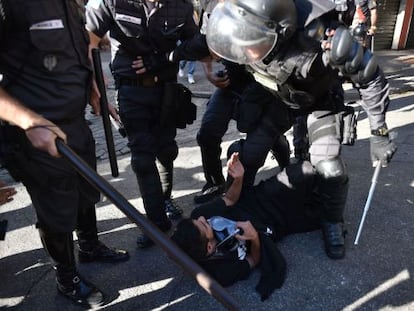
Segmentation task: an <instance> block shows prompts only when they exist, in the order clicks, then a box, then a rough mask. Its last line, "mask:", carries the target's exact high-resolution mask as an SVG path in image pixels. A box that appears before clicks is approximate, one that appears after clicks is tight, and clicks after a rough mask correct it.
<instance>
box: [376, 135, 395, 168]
mask: <svg viewBox="0 0 414 311" xmlns="http://www.w3.org/2000/svg"><path fill="white" fill-rule="evenodd" d="M370 142H371V160H372V162H375V161H378V160H379V161H381V164H382V166H383V167H385V166H387V164H388V162H389V161H390V160H391V158H392V156H393V155H394V153H395V152H396V151H397V145H396V144H395V143H394V142H393V141H392V140H390V138H389V137H388V136H375V135H374V136H371V138H370Z"/></svg>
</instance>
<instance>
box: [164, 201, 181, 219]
mask: <svg viewBox="0 0 414 311" xmlns="http://www.w3.org/2000/svg"><path fill="white" fill-rule="evenodd" d="M164 204H165V213H166V214H167V217H168V218H169V219H171V220H177V219H180V218H181V215H182V214H183V210H182V209H181V208H180V207H179V206H178V205H177V203H176V202H175V201H174V200H173V199H172V198H169V199H167V200H165V201H164Z"/></svg>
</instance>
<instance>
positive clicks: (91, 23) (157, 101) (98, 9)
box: [87, 0, 207, 248]
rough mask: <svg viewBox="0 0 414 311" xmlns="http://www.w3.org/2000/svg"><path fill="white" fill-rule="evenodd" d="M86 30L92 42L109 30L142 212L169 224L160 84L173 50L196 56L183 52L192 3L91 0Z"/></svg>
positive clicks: (173, 211) (176, 212)
mask: <svg viewBox="0 0 414 311" xmlns="http://www.w3.org/2000/svg"><path fill="white" fill-rule="evenodd" d="M87 29H88V30H89V33H90V39H91V46H92V47H94V46H96V45H97V43H98V42H99V40H100V38H102V37H103V36H104V34H105V33H106V32H107V31H109V37H110V40H111V47H112V61H111V69H112V73H113V75H114V78H115V83H116V88H117V91H118V95H117V96H118V105H119V112H120V117H121V120H122V122H123V124H124V125H125V129H126V132H127V135H128V140H129V147H130V149H131V167H132V169H133V171H134V172H135V174H136V177H137V180H138V185H139V188H140V192H141V196H142V199H143V202H144V208H145V211H146V214H147V217H148V218H149V219H150V220H151V221H152V222H153V223H154V224H155V225H157V226H158V227H159V228H160V229H161V230H162V231H164V232H165V231H167V230H169V229H170V227H171V221H170V220H169V218H170V219H176V218H179V217H180V215H181V213H182V211H181V210H180V209H178V208H177V207H176V206H175V205H174V202H173V201H172V200H171V191H172V181H173V161H174V160H175V158H176V157H177V154H178V148H177V144H176V141H175V136H176V128H175V126H172V125H168V124H167V125H163V126H161V125H160V123H161V122H160V115H161V110H162V105H163V100H166V99H167V100H168V99H169V98H165V96H164V94H165V87H166V85H168V84H169V83H170V82H176V79H177V72H178V62H170V61H169V60H176V58H177V57H178V56H179V55H181V58H180V59H188V60H196V59H197V58H196V57H195V56H194V54H193V51H192V53H191V54H190V55H188V57H185V51H186V48H187V45H191V43H189V42H188V40H189V39H191V38H193V37H194V36H195V35H196V34H198V27H197V25H196V24H195V22H194V19H193V6H192V5H191V3H190V2H187V1H185V0H172V1H170V0H169V1H166V0H159V1H158V0H149V1H145V0H135V1H126V0H121V1H113V0H103V1H94V2H92V1H91V2H89V4H88V6H87ZM179 41H181V42H182V43H181V45H180V46H179V48H180V49H179V50H176V47H177V43H178V42H179ZM174 50H175V52H174V53H172V52H173V51H174ZM178 51H184V52H181V54H180V53H178ZM205 55H206V56H207V54H205ZM167 123H168V122H167ZM167 216H168V217H169V218H168V217H167ZM137 244H138V246H139V247H141V248H145V247H148V246H151V245H152V244H153V242H152V241H151V240H150V239H149V238H148V237H147V236H145V235H140V236H139V237H138V240H137Z"/></svg>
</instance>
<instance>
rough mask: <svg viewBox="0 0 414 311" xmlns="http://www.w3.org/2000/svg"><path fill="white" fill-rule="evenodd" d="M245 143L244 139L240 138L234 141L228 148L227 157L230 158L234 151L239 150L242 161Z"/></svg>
mask: <svg viewBox="0 0 414 311" xmlns="http://www.w3.org/2000/svg"><path fill="white" fill-rule="evenodd" d="M243 144H244V139H239V140H236V141H235V142H233V143H232V144H231V145H230V146H229V148H228V149H227V159H230V157H231V155H232V154H233V153H234V152H238V153H239V158H240V161H242V159H241V156H242V154H243ZM242 162H243V161H242Z"/></svg>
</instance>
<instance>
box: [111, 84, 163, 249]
mask: <svg viewBox="0 0 414 311" xmlns="http://www.w3.org/2000/svg"><path fill="white" fill-rule="evenodd" d="M162 94H163V88H162V87H154V88H143V87H128V86H122V85H121V86H120V88H119V90H118V102H119V112H120V117H121V120H122V122H123V124H124V126H125V130H126V132H127V135H128V142H129V143H128V146H129V147H130V149H131V167H132V170H133V171H134V173H135V175H136V177H137V181H138V185H139V189H140V192H141V197H142V200H143V203H144V209H145V212H146V214H147V217H148V219H149V220H151V221H152V222H153V223H154V224H155V225H156V226H158V227H159V228H160V229H161V230H162V231H168V230H169V229H170V227H171V222H170V220H169V219H168V218H167V215H166V214H165V208H164V195H163V191H162V186H161V181H160V176H159V173H158V169H157V166H156V164H155V160H156V152H157V148H158V138H157V133H158V131H159V120H158V117H159V107H160V102H161V100H162ZM137 243H138V246H139V247H149V246H151V245H153V242H152V241H151V240H150V239H149V238H148V237H147V236H145V235H140V236H139V237H138V240H137Z"/></svg>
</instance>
